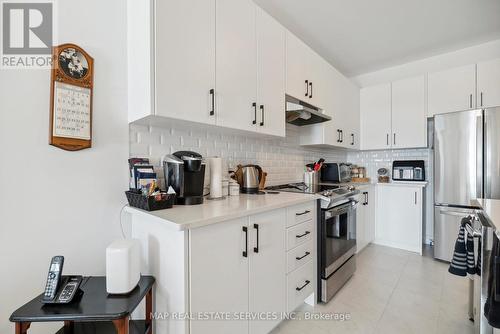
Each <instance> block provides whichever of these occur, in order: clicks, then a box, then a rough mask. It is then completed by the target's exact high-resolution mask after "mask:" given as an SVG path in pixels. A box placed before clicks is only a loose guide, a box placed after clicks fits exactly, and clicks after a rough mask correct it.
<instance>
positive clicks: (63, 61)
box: [49, 44, 94, 151]
mask: <svg viewBox="0 0 500 334" xmlns="http://www.w3.org/2000/svg"><path fill="white" fill-rule="evenodd" d="M93 90H94V59H93V58H92V57H91V56H90V55H89V54H88V53H87V52H85V51H84V50H83V49H82V48H80V47H79V46H77V45H75V44H62V45H59V46H56V47H54V48H53V54H52V71H51V87H50V135H49V144H50V145H53V146H56V147H59V148H62V149H63V150H67V151H78V150H83V149H85V148H89V147H91V146H92V96H93Z"/></svg>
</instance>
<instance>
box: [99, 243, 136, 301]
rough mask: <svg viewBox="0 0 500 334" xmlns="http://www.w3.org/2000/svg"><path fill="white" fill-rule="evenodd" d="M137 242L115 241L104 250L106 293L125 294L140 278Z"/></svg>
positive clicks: (132, 288)
mask: <svg viewBox="0 0 500 334" xmlns="http://www.w3.org/2000/svg"><path fill="white" fill-rule="evenodd" d="M140 253H141V246H140V243H139V240H136V239H127V240H117V241H115V242H113V243H112V244H111V245H109V246H108V248H106V291H107V292H108V293H110V294H127V293H129V292H131V291H132V290H134V288H135V287H136V286H137V284H138V283H139V279H140V278H141V271H140V270H141V264H140Z"/></svg>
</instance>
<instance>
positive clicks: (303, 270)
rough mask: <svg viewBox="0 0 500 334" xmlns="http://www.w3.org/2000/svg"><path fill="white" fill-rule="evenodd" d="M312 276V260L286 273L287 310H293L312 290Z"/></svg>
mask: <svg viewBox="0 0 500 334" xmlns="http://www.w3.org/2000/svg"><path fill="white" fill-rule="evenodd" d="M314 277H315V275H314V262H313V261H309V262H307V263H306V264H305V265H303V266H302V267H300V268H299V269H297V270H295V271H293V272H291V273H290V274H288V276H287V279H286V286H287V294H288V296H287V299H288V309H287V311H288V312H292V311H294V310H295V309H296V308H297V307H298V306H300V305H301V304H302V303H303V302H304V299H306V298H307V297H308V296H309V295H311V293H313V292H314Z"/></svg>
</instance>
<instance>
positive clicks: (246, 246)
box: [243, 226, 248, 257]
mask: <svg viewBox="0 0 500 334" xmlns="http://www.w3.org/2000/svg"><path fill="white" fill-rule="evenodd" d="M243 232H245V250H244V251H243V257H248V229H247V227H246V226H243Z"/></svg>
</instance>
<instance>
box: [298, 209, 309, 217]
mask: <svg viewBox="0 0 500 334" xmlns="http://www.w3.org/2000/svg"><path fill="white" fill-rule="evenodd" d="M309 212H311V211H309V210H306V211H304V212H299V213H296V214H295V215H296V216H302V215H306V214H308V213H309Z"/></svg>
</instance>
